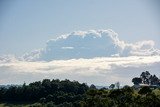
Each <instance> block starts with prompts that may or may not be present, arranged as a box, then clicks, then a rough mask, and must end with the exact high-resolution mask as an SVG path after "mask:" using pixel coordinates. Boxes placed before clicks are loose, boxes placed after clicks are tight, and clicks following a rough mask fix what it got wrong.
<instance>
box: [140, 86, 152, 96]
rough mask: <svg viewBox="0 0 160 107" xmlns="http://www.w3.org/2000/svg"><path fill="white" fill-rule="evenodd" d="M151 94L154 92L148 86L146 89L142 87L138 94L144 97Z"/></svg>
mask: <svg viewBox="0 0 160 107" xmlns="http://www.w3.org/2000/svg"><path fill="white" fill-rule="evenodd" d="M151 92H152V90H151V89H150V88H149V87H148V86H145V87H142V88H141V89H140V90H139V92H138V93H139V94H142V95H144V94H148V93H151Z"/></svg>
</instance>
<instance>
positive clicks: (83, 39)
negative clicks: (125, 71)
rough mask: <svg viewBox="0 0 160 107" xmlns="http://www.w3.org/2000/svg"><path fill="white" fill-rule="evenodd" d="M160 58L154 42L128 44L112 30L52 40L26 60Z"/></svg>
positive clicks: (79, 33) (28, 55) (28, 54)
mask: <svg viewBox="0 0 160 107" xmlns="http://www.w3.org/2000/svg"><path fill="white" fill-rule="evenodd" d="M150 55H160V50H158V49H155V48H154V41H152V40H149V41H140V42H137V43H134V44H133V43H126V42H124V41H122V40H120V39H119V38H118V34H117V33H115V32H114V31H112V30H110V29H109V30H89V31H77V32H72V33H70V34H66V35H61V36H59V37H58V38H56V39H53V40H49V41H48V42H47V46H46V48H44V49H41V50H36V51H33V52H31V53H27V54H25V55H24V56H23V58H24V59H25V60H28V61H36V60H44V61H51V60H55V59H56V60H57V59H58V60H60V59H63V60H64V59H79V58H94V57H111V56H150Z"/></svg>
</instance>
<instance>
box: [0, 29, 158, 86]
mask: <svg viewBox="0 0 160 107" xmlns="http://www.w3.org/2000/svg"><path fill="white" fill-rule="evenodd" d="M154 44H155V43H154V41H152V40H149V41H139V42H136V43H127V42H125V41H122V40H120V39H119V38H118V34H117V33H115V32H114V31H112V30H90V31H77V32H73V33H70V34H66V35H62V36H59V37H58V38H56V39H53V40H49V41H48V42H47V45H46V47H45V48H44V49H40V50H35V51H33V52H31V53H26V54H24V55H23V57H22V58H15V57H14V56H4V57H0V84H5V83H23V81H26V82H27V83H28V82H33V81H37V80H42V79H43V78H51V79H53V78H54V79H55V78H59V79H65V78H67V79H70V80H78V81H80V82H87V83H89V84H92V83H94V84H97V85H109V84H110V83H114V82H116V81H120V82H121V83H122V84H123V85H124V84H129V85H131V84H132V83H131V79H132V78H133V77H135V76H139V74H140V73H141V72H143V71H145V70H149V71H151V73H155V74H159V71H160V67H159V66H160V50H159V49H156V48H155V47H154ZM158 76H159V75H158Z"/></svg>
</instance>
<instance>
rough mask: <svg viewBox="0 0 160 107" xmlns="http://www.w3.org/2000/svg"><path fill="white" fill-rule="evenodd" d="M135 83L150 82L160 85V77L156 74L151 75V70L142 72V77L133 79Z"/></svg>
mask: <svg viewBox="0 0 160 107" xmlns="http://www.w3.org/2000/svg"><path fill="white" fill-rule="evenodd" d="M132 82H133V83H134V84H148V85H157V86H160V79H159V78H158V77H157V76H156V75H151V74H150V73H149V71H146V72H142V73H141V75H140V77H135V78H133V79H132Z"/></svg>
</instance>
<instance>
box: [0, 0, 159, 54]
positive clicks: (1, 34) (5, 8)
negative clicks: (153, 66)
mask: <svg viewBox="0 0 160 107" xmlns="http://www.w3.org/2000/svg"><path fill="white" fill-rule="evenodd" d="M156 4H158V1H156V0H154V1H152V2H151V1H150V0H132V1H128V0H122V1H121V0H118V1H117V0H76V1H75V0H67V1H66V0H47V1H46V2H44V1H43V0H34V1H33V0H0V23H1V24H0V55H3V54H15V55H23V54H24V53H25V52H28V51H32V50H34V49H38V48H42V47H45V43H46V41H47V40H49V39H53V38H56V37H57V36H59V35H61V34H66V33H70V32H73V31H77V30H92V29H95V30H96V29H113V30H114V31H115V32H117V33H118V34H119V37H120V39H122V40H125V41H128V42H136V41H138V40H144V39H145V40H154V41H155V43H156V46H157V47H160V22H159V19H160V13H159V11H158V6H157V5H156Z"/></svg>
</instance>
